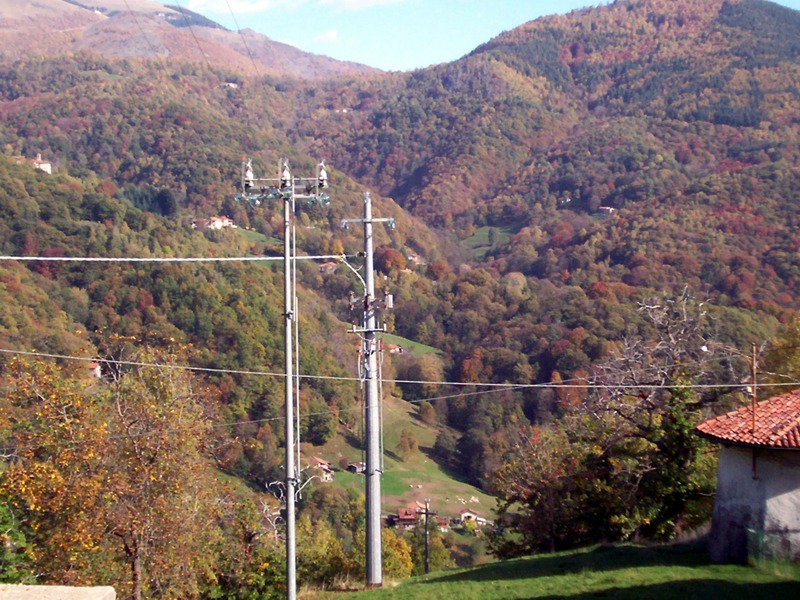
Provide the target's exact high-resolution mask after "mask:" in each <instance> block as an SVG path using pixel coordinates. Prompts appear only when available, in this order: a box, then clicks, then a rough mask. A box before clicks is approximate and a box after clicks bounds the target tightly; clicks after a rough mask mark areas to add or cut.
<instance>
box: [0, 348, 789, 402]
mask: <svg viewBox="0 0 800 600" xmlns="http://www.w3.org/2000/svg"><path fill="white" fill-rule="evenodd" d="M0 354H12V355H20V356H32V357H37V358H51V359H56V360H76V361H82V362H100V363H109V364H117V365H122V366H130V367H149V368H158V369H177V370H186V371H194V372H198V373H211V374H217V375H252V376H255V377H281V378H283V377H286V373H283V372H273V371H257V370H245V369H215V368H212V367H193V366H189V365H171V364H165V363H147V362H138V361H125V360H116V359H104V358H97V357H85V356H70V355H65V354H53V353H47V352H35V351H30V350H15V349H11V348H0ZM295 376H296V377H299V378H301V379H307V380H318V381H341V382H350V383H361V378H359V377H344V376H335V375H303V374H296V375H295ZM783 377H789V376H788V375H783ZM384 381H385V382H386V383H392V384H406V385H429V386H430V385H436V386H439V387H482V388H489V389H487V390H483V391H475V392H465V393H463V394H450V395H446V396H438V397H433V398H424V399H421V400H416V401H410V402H411V403H413V402H426V401H431V400H439V399H444V400H447V399H451V398H460V397H467V396H477V395H481V394H488V393H498V392H503V391H524V390H546V389H552V390H564V389H578V390H608V389H613V390H619V389H623V390H638V389H642V388H647V389H660V390H672V389H678V390H706V389H717V388H721V387H725V388H735V389H739V388H741V389H746V388H748V387H750V386H749V384H747V383H739V382H736V383H726V382H720V383H695V384H688V385H687V384H673V385H670V384H652V385H649V384H637V385H634V384H624V385H613V384H598V383H588V382H586V383H552V382H551V383H491V382H474V381H472V382H470V381H467V382H464V381H423V380H414V379H386V380H384ZM567 381H570V380H567ZM798 386H800V382H798V381H791V382H785V383H764V384H759V385H758V387H759V388H763V387H798Z"/></svg>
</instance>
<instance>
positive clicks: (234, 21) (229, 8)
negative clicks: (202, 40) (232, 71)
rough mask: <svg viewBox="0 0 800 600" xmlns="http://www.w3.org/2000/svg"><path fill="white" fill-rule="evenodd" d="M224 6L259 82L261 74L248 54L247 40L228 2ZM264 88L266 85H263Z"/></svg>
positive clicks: (226, 0)
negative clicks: (228, 12)
mask: <svg viewBox="0 0 800 600" xmlns="http://www.w3.org/2000/svg"><path fill="white" fill-rule="evenodd" d="M225 4H227V5H228V10H229V11H230V13H231V17H232V18H233V24H234V25H235V26H236V32H237V33H238V34H239V37H240V38H241V39H242V43H243V44H244V49H245V50H246V51H247V56H249V57H250V63H251V64H252V65H253V69H254V70H255V72H256V78H258V79H259V80H260V79H261V73H260V72H259V70H258V65H257V64H256V61H255V58H253V53H252V52H250V46H248V45H247V40H246V39H245V37H244V35H243V34H242V30H241V28H240V27H239V21H238V20H237V19H236V15H235V14H233V8H232V7H231V3H230V2H229V0H225ZM265 87H266V84H265Z"/></svg>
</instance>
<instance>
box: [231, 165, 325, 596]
mask: <svg viewBox="0 0 800 600" xmlns="http://www.w3.org/2000/svg"><path fill="white" fill-rule="evenodd" d="M327 188H328V171H327V169H326V168H325V163H323V162H320V163H319V164H318V165H317V173H316V176H315V177H306V178H303V177H294V176H292V172H291V169H290V168H289V161H288V160H285V159H283V160H281V161H280V163H279V165H278V177H276V178H274V179H270V178H266V179H257V178H256V177H255V174H254V173H253V163H252V161H250V160H248V161H247V162H245V163H243V164H242V191H241V193H240V194H237V195H236V200H237V201H245V202H248V203H249V204H250V205H251V206H254V207H257V206H261V204H262V203H263V202H264V201H265V200H278V199H281V200H283V258H284V262H283V274H284V289H283V293H284V326H285V331H284V336H285V358H286V363H285V365H286V388H285V390H286V454H285V465H284V466H285V469H286V479H285V490H284V501H285V503H286V597H287V599H288V600H295V598H296V597H297V566H296V565H297V538H296V533H295V501H296V500H297V493H298V491H299V480H298V477H297V475H296V473H297V470H298V467H299V465H297V464H296V459H295V450H294V444H295V432H294V419H295V416H294V415H295V404H294V402H295V399H294V373H293V363H292V332H293V328H294V327H295V323H296V310H295V298H294V288H293V269H292V267H293V265H292V262H293V258H294V257H293V255H292V236H291V230H292V225H293V221H292V218H293V217H294V211H295V202H296V200H298V199H302V200H306V201H308V202H309V203H316V202H318V203H320V204H322V205H327V204H328V203H329V202H330V196H329V195H328V194H327V192H326V191H324V190H327ZM298 189H300V190H303V191H304V192H305V193H298V192H297V190H298Z"/></svg>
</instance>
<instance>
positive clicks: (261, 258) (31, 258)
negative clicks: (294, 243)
mask: <svg viewBox="0 0 800 600" xmlns="http://www.w3.org/2000/svg"><path fill="white" fill-rule="evenodd" d="M345 258H352V257H348V256H347V255H344V254H322V255H317V256H294V257H292V260H343V259H345ZM7 260H16V261H20V262H30V261H38V262H105V263H130V262H132V263H142V262H150V263H182V262H258V261H281V262H282V261H283V260H284V257H283V256H223V257H190V258H166V257H160V258H134V257H108V258H103V257H95V256H86V257H78V256H0V261H7Z"/></svg>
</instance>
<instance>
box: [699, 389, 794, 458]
mask: <svg viewBox="0 0 800 600" xmlns="http://www.w3.org/2000/svg"><path fill="white" fill-rule="evenodd" d="M755 421H756V425H755V430H754V429H753V408H752V405H748V406H744V407H742V408H740V409H739V410H735V411H733V412H729V413H726V414H724V415H720V416H719V417H715V418H713V419H709V420H707V421H703V422H702V423H700V425H698V426H697V433H698V434H700V435H701V436H703V437H705V438H708V439H710V440H713V441H715V442H720V443H728V444H739V445H743V446H757V447H761V448H777V449H786V450H800V390H796V391H793V392H788V393H786V394H781V395H780V396H775V397H774V398H770V399H769V400H764V401H763V402H758V403H757V404H756V419H755Z"/></svg>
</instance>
